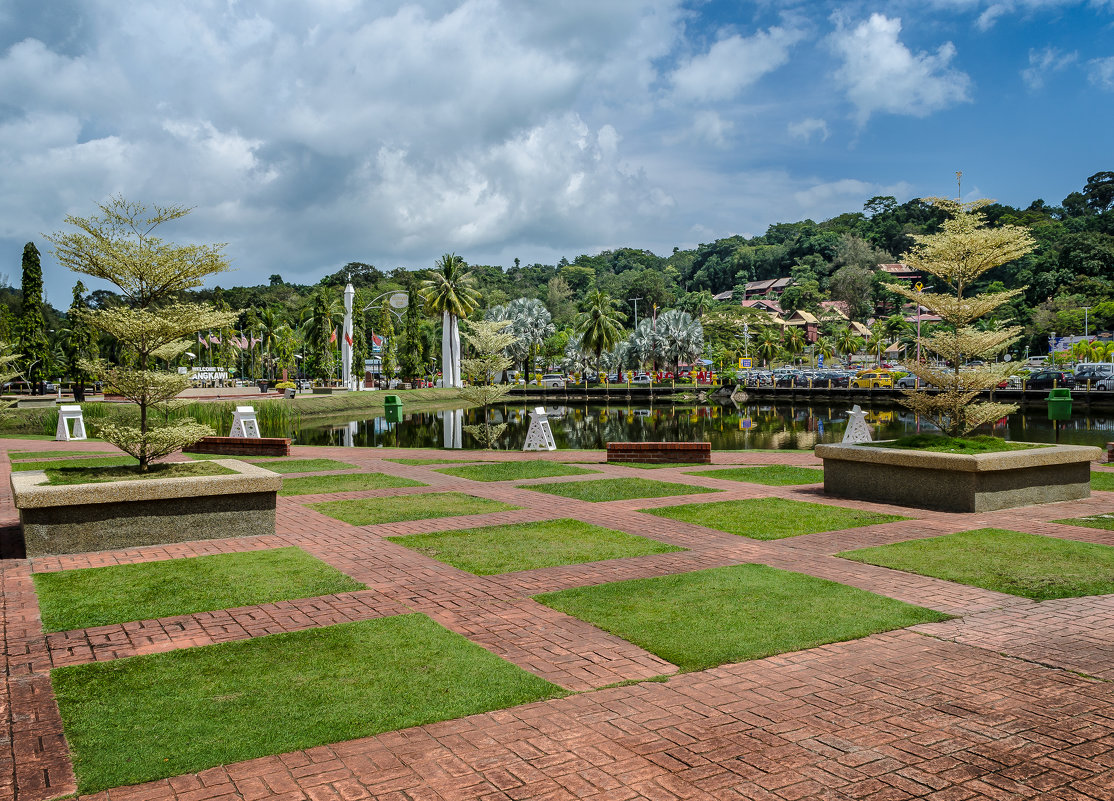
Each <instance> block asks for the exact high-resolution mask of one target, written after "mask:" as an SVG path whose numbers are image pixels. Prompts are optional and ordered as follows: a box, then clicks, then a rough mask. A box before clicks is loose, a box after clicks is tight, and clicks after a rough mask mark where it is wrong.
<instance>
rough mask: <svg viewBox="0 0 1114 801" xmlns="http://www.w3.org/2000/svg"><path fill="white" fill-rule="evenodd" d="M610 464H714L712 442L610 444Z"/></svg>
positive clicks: (608, 447) (608, 450) (608, 454)
mask: <svg viewBox="0 0 1114 801" xmlns="http://www.w3.org/2000/svg"><path fill="white" fill-rule="evenodd" d="M607 461H608V462H637V463H640V464H670V463H673V462H683V463H689V464H693V463H698V464H711V463H712V443H710V442H609V443H607Z"/></svg>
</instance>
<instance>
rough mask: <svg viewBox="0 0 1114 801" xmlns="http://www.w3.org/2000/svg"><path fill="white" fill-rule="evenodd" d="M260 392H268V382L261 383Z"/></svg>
mask: <svg viewBox="0 0 1114 801" xmlns="http://www.w3.org/2000/svg"><path fill="white" fill-rule="evenodd" d="M259 391H260V392H266V391H267V382H266V381H260V382H259Z"/></svg>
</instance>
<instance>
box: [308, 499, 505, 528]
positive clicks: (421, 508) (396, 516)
mask: <svg viewBox="0 0 1114 801" xmlns="http://www.w3.org/2000/svg"><path fill="white" fill-rule="evenodd" d="M309 505H310V506H311V507H312V508H314V509H316V510H317V511H319V512H321V513H322V514H326V515H328V516H329V517H335V518H336V519H337V520H343V521H344V522H345V523H351V524H352V525H353V526H370V525H374V524H376V523H396V522H398V521H400V520H428V519H430V518H434V517H456V516H458V515H478V514H486V513H488V512H506V511H509V510H511V509H520V508H522V507H519V506H511V505H510V504H509V503H501V502H499V501H490V500H488V499H487V498H477V497H476V496H475V495H465V494H464V493H463V492H429V493H422V494H420V495H406V496H400V497H397V498H362V499H360V500H353V501H324V502H322V503H311V504H309Z"/></svg>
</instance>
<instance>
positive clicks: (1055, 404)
mask: <svg viewBox="0 0 1114 801" xmlns="http://www.w3.org/2000/svg"><path fill="white" fill-rule="evenodd" d="M1048 419H1049V420H1070V419H1071V390H1070V389H1053V390H1051V391H1050V392H1049V393H1048Z"/></svg>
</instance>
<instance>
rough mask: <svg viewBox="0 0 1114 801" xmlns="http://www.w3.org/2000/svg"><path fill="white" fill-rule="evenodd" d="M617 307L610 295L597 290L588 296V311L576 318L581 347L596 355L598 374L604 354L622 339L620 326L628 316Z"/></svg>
mask: <svg viewBox="0 0 1114 801" xmlns="http://www.w3.org/2000/svg"><path fill="white" fill-rule="evenodd" d="M617 306H618V304H617V303H616V302H615V301H614V300H612V299H611V298H610V297H609V296H608V295H606V294H605V293H603V292H601V291H600V290H598V289H596V290H593V291H592V292H591V293H590V294H589V295H588V298H587V303H586V307H587V308H586V310H585V311H583V312H581V313H580V314H578V315H577V317H576V333H578V334H580V344H581V347H582V348H583V349H584V351H585V352H586V353H593V354H595V357H596V371H597V373H598V372H599V362H600V357H601V356H602V355H603V352H604V351H605V350H610V349H611V348H612V346H614V345H615V343H616V342H618V341H619V340H620V339H621V338H622V328H621V327H620V324H621V323H622V322H623V321H624V320H626V319H627V316H626V315H625V314H623V313H622V312H620V311H619V310H618V309H617V308H616V307H617Z"/></svg>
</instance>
